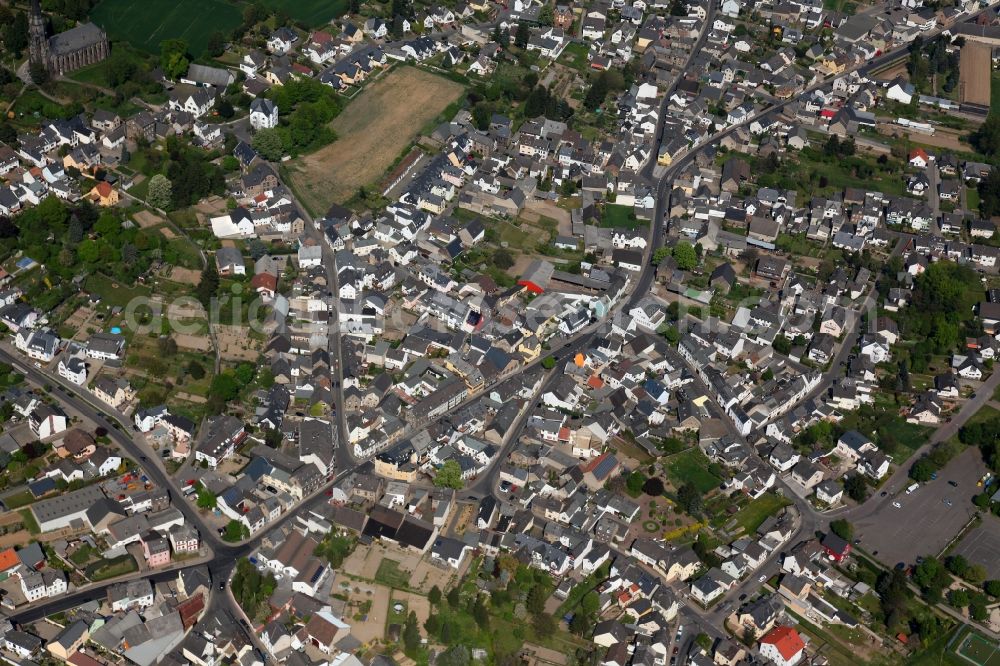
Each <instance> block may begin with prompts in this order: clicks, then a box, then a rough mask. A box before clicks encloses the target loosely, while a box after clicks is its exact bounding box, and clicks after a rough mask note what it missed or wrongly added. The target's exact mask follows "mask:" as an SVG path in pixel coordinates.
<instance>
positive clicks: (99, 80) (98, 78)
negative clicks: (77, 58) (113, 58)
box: [67, 62, 108, 86]
mask: <svg viewBox="0 0 1000 666" xmlns="http://www.w3.org/2000/svg"><path fill="white" fill-rule="evenodd" d="M67 78H69V79H72V80H73V81H79V82H80V83H91V84H93V85H95V86H107V85H108V65H107V63H103V62H99V63H97V64H95V65H90V66H89V67H83V68H81V69H78V70H76V71H75V72H72V73H70V74H67Z"/></svg>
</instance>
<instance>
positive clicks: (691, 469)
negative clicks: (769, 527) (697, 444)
mask: <svg viewBox="0 0 1000 666" xmlns="http://www.w3.org/2000/svg"><path fill="white" fill-rule="evenodd" d="M709 465H711V461H709V459H708V457H706V456H705V454H704V453H702V452H701V450H700V449H688V450H687V451H684V452H683V453H678V454H677V455H676V456H673V457H672V458H671V459H670V461H669V462H667V475H668V476H669V477H670V480H671V481H672V482H673V484H674V486H676V487H679V486H682V485H684V483H686V482H688V481H690V482H691V483H693V484H694V485H695V487H696V488H697V489H698V491H699V492H701V493H707V492H708V491H710V490H712V489H713V488H715V487H716V486H718V485H719V484H720V483H722V479H721V478H720V477H718V476H716V475H715V474H713V473H712V472H710V471H709V469H708V468H709ZM762 520H763V519H762Z"/></svg>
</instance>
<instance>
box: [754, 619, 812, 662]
mask: <svg viewBox="0 0 1000 666" xmlns="http://www.w3.org/2000/svg"><path fill="white" fill-rule="evenodd" d="M760 642H761V643H768V644H770V645H773V646H774V647H775V648H777V650H778V653H779V654H780V655H781V656H782V657H784V659H785V660H786V661H787V660H789V659H791V658H792V657H794V656H795V655H797V654H798V653H799V652H801V651H802V648H804V647H805V646H806V644H805V643H803V642H802V638H801V637H800V636H799V632H797V631H795V630H794V629H792V628H791V627H775V628H774V629H772V630H771V631H769V632H767V633H766V634H764V636H763V638H761V639H760Z"/></svg>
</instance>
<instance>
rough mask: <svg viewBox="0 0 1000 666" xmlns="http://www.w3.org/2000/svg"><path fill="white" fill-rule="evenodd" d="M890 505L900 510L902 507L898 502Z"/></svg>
mask: <svg viewBox="0 0 1000 666" xmlns="http://www.w3.org/2000/svg"><path fill="white" fill-rule="evenodd" d="M892 505H893V506H894V507H896V508H897V509H902V508H903V505H902V504H900V503H899V502H893V503H892Z"/></svg>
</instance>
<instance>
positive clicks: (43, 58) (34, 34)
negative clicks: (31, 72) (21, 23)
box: [28, 0, 49, 69]
mask: <svg viewBox="0 0 1000 666" xmlns="http://www.w3.org/2000/svg"><path fill="white" fill-rule="evenodd" d="M28 59H29V60H30V61H31V62H32V63H33V64H34V63H41V64H42V65H43V66H44V67H45V69H49V39H48V37H47V36H46V35H45V17H44V16H42V8H41V6H40V5H39V0H31V16H30V17H29V18H28Z"/></svg>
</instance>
